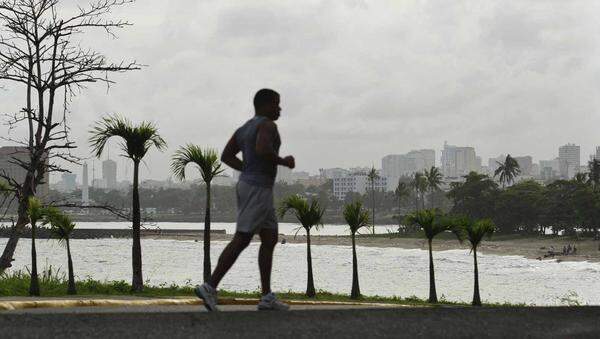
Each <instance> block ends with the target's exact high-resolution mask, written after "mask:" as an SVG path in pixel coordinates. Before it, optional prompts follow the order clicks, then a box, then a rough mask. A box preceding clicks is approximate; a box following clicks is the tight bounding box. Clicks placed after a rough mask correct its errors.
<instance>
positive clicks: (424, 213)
mask: <svg viewBox="0 0 600 339" xmlns="http://www.w3.org/2000/svg"><path fill="white" fill-rule="evenodd" d="M288 211H293V213H294V215H295V217H296V219H298V222H299V223H300V225H301V227H302V228H304V230H305V231H306V262H307V284H306V296H308V297H310V298H312V297H315V296H316V292H315V286H314V278H313V269H312V256H311V248H310V246H311V240H310V234H311V229H313V228H315V229H318V228H319V227H322V225H323V221H322V217H323V212H324V209H323V208H322V207H321V204H320V203H319V202H318V201H317V200H312V201H311V202H310V203H309V202H308V200H307V199H306V198H304V197H301V196H298V195H293V196H289V197H287V198H286V199H284V200H283V201H282V203H281V206H280V208H279V215H280V216H281V217H283V216H284V215H285V214H286V213H288ZM344 219H345V220H346V223H347V224H348V226H349V229H350V235H351V239H352V289H351V292H350V297H351V298H353V299H356V298H359V297H360V287H359V279H358V261H357V256H356V233H357V232H358V231H359V230H360V229H361V228H362V227H369V226H370V224H369V212H368V211H367V210H365V209H364V208H363V207H362V203H361V202H360V201H355V202H353V203H350V204H347V205H345V206H344ZM405 222H406V223H408V224H414V225H416V226H418V227H420V228H421V229H422V230H423V233H424V235H425V237H426V238H427V242H428V248H429V302H430V303H437V302H438V298H437V292H436V287H435V269H434V261H433V246H432V243H433V239H434V237H435V236H436V235H438V234H440V233H443V232H448V231H451V232H452V233H454V235H455V236H456V237H457V239H458V240H459V241H460V242H463V241H465V240H468V241H469V243H470V245H471V251H472V252H473V261H474V292H473V301H472V304H473V305H475V306H480V305H481V297H480V295H479V269H478V265H477V247H478V246H479V244H480V243H481V241H482V240H483V238H484V236H486V235H487V236H491V235H492V234H493V232H494V229H495V226H494V224H493V222H492V221H491V220H489V219H483V220H477V221H475V220H471V219H469V218H467V217H463V216H455V217H452V216H444V215H442V214H441V213H440V212H439V211H438V210H436V209H426V210H418V211H415V212H414V213H413V214H410V215H408V216H407V217H406V220H405Z"/></svg>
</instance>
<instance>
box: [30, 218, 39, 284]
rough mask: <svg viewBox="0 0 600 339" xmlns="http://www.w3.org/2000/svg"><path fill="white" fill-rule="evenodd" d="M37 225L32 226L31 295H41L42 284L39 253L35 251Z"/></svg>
mask: <svg viewBox="0 0 600 339" xmlns="http://www.w3.org/2000/svg"><path fill="white" fill-rule="evenodd" d="M35 229H36V225H35V223H32V224H31V283H30V285H29V295H30V296H39V295H40V282H39V280H38V271H37V253H36V250H35Z"/></svg>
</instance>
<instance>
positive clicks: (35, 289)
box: [27, 197, 45, 296]
mask: <svg viewBox="0 0 600 339" xmlns="http://www.w3.org/2000/svg"><path fill="white" fill-rule="evenodd" d="M44 214H45V213H44V208H43V207H42V203H41V202H40V200H39V199H38V198H36V197H30V198H29V204H28V206H27V215H28V216H29V223H30V224H31V281H30V284H29V295H31V296H39V295H40V282H39V279H38V270H37V252H36V249H35V237H36V229H37V223H38V221H40V220H42V218H43V217H44Z"/></svg>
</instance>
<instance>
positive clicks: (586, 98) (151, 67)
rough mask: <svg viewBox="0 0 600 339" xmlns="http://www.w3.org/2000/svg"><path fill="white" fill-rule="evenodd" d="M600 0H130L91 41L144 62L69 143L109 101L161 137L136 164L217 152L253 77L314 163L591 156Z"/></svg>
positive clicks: (299, 153)
mask: <svg viewBox="0 0 600 339" xmlns="http://www.w3.org/2000/svg"><path fill="white" fill-rule="evenodd" d="M599 11H600V3H599V2H593V1H582V2H570V1H569V2H565V1H561V2H556V1H553V2H540V1H519V2H510V3H506V2H504V1H486V2H481V3H479V2H477V5H475V4H472V5H467V4H462V3H459V2H446V3H444V4H443V5H441V4H437V3H428V2H401V3H400V2H395V1H377V2H363V1H358V0H356V1H339V2H310V3H306V4H303V6H297V5H296V4H295V3H293V2H280V1H273V2H270V3H269V4H268V5H266V2H265V3H261V4H256V3H254V2H241V1H239V2H227V3H224V2H217V1H207V2H194V1H190V0H181V1H177V2H175V3H173V2H164V1H162V2H161V1H158V0H147V1H143V2H136V3H135V4H133V5H131V6H126V8H123V9H119V10H116V11H115V13H114V15H115V17H117V18H121V17H122V18H125V19H128V20H130V21H131V22H132V23H134V26H133V27H131V28H130V29H127V30H124V31H123V32H119V39H117V40H115V39H112V38H110V37H107V36H106V35H105V34H98V35H94V34H92V35H91V36H88V39H89V41H92V40H93V41H94V44H93V45H94V47H95V48H96V47H97V49H98V50H99V51H100V52H103V53H106V55H107V56H108V57H109V58H110V59H112V60H121V59H126V60H130V59H133V60H137V61H138V62H140V63H143V64H145V65H148V66H147V67H143V69H142V70H140V71H137V72H132V73H128V74H127V75H115V76H114V77H113V79H114V80H115V82H116V83H115V84H114V85H112V86H111V88H110V91H108V92H107V89H106V88H105V87H103V86H102V85H92V86H89V88H88V89H86V90H84V91H82V93H81V95H79V96H78V97H76V98H75V100H74V101H73V103H72V105H71V107H70V112H71V113H70V114H69V119H68V121H69V123H70V124H71V131H72V140H74V141H75V142H76V143H77V145H78V146H79V147H80V148H79V149H78V150H75V154H77V155H79V156H81V157H84V158H87V157H89V156H90V154H89V149H88V144H87V139H88V138H89V134H88V131H89V130H90V128H91V126H92V125H93V123H94V122H95V121H97V120H98V119H100V118H101V117H102V116H103V115H105V114H108V113H120V114H123V115H126V116H128V117H129V118H131V119H132V120H133V121H136V122H139V121H141V120H149V121H153V122H155V123H156V124H157V126H158V128H159V131H160V132H161V134H162V135H163V137H164V138H165V139H166V140H167V142H168V143H169V148H168V149H167V151H166V152H164V153H159V152H156V151H151V152H150V153H149V154H148V157H147V159H146V161H147V163H148V164H149V166H148V167H145V166H142V168H141V176H142V178H160V179H164V178H167V177H168V176H169V167H168V164H169V162H170V157H171V155H172V154H173V152H174V151H175V150H176V149H177V147H179V146H181V145H184V144H186V143H188V142H192V143H195V144H199V145H202V146H210V147H215V148H217V149H219V150H221V149H222V148H223V147H224V145H225V143H226V141H227V139H228V138H229V137H230V136H231V134H232V133H233V131H234V130H235V129H236V128H237V127H239V126H240V125H241V124H242V123H243V122H244V121H245V120H246V119H248V118H249V117H250V116H251V115H252V112H253V110H252V103H251V98H252V96H253V95H254V93H255V92H256V90H258V89H259V88H262V87H272V88H274V89H276V90H278V91H279V92H280V93H281V96H282V97H281V98H282V109H283V110H282V118H281V120H280V121H279V122H278V123H279V127H280V131H281V133H282V137H283V141H284V145H283V148H282V153H283V154H284V155H285V154H293V155H295V156H296V158H297V165H298V169H299V170H305V171H310V172H312V173H314V172H316V171H317V170H318V168H321V167H334V166H341V167H351V166H371V165H377V164H379V162H380V159H381V157H383V156H384V155H386V154H395V153H400V154H402V153H407V152H409V151H410V150H413V149H422V148H433V149H435V150H436V151H437V152H439V150H440V147H441V145H443V142H444V141H445V140H448V142H449V143H451V144H453V145H463V146H472V147H475V148H476V149H477V153H478V154H479V155H480V156H481V157H482V158H483V159H487V158H490V157H495V156H497V155H498V154H507V153H510V154H515V155H522V154H528V155H531V156H533V157H534V158H535V159H536V160H537V159H550V158H552V157H553V156H555V155H554V154H555V152H556V146H558V145H564V144H567V143H569V142H572V143H576V144H578V145H581V146H582V154H583V155H585V156H586V157H587V155H588V154H592V153H594V147H595V146H596V145H598V144H600V140H599V139H598V137H597V131H596V126H599V125H600V115H599V114H597V112H598V110H599V108H600V97H598V95H597V89H598V88H599V87H600V76H598V75H599V74H600V59H598V58H596V57H595V56H596V55H598V53H597V52H598V49H599V48H600V35H599V34H597V32H598V31H599V30H600V22H598V20H597V18H596V15H595V13H598V12H599ZM531 13H544V15H543V16H542V17H540V18H538V17H533V18H532V16H531ZM375 18H376V19H375ZM175 37H176V38H175ZM84 45H86V46H87V44H84ZM5 86H6V88H5V89H4V90H3V91H2V92H1V95H2V100H1V101H0V112H2V113H10V112H18V111H19V110H20V109H21V108H22V106H23V103H24V91H23V90H22V88H15V87H12V86H10V85H8V84H7V85H5ZM15 135H16V136H19V135H25V134H23V133H21V131H18V130H15V131H13V132H12V134H11V136H15ZM5 145H8V144H7V143H6V142H1V143H0V146H5ZM115 146H116V142H113V147H112V150H111V154H112V155H116V154H117V149H116V147H115ZM316 150H319V151H316ZM324 150H325V151H324ZM436 161H439V157H437V158H436ZM119 164H120V162H119ZM67 167H68V168H69V169H71V170H73V171H74V172H78V169H76V168H75V167H73V166H67ZM119 175H121V173H119ZM192 175H195V173H192Z"/></svg>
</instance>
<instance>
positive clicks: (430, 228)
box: [30, 115, 493, 304]
mask: <svg viewBox="0 0 600 339" xmlns="http://www.w3.org/2000/svg"><path fill="white" fill-rule="evenodd" d="M113 137H118V138H120V139H121V140H120V144H119V145H120V147H121V149H122V151H123V156H125V157H128V158H130V159H131V160H132V161H133V164H134V173H133V185H132V190H133V192H132V199H133V201H132V239H133V243H132V290H133V291H134V292H139V291H142V290H143V275H142V252H141V241H140V228H141V215H140V196H139V165H140V163H141V162H142V161H143V159H144V157H145V155H146V154H147V152H148V151H149V150H150V149H151V148H152V147H154V148H156V149H157V150H159V151H162V150H164V149H166V146H167V144H166V141H165V140H164V139H163V138H162V137H161V136H160V134H159V133H158V129H157V128H156V126H155V125H154V124H152V123H150V122H142V123H140V124H138V125H135V124H133V123H132V122H131V121H130V120H128V119H127V118H124V117H121V116H117V115H113V116H107V117H105V118H103V119H101V120H100V121H98V122H97V123H96V124H95V126H94V127H93V129H92V130H91V137H90V139H89V140H90V144H91V147H92V149H93V151H94V154H95V155H96V156H97V157H101V156H102V154H103V152H104V149H105V148H106V145H107V143H108V141H109V140H110V139H111V138H113ZM190 164H191V165H194V166H195V167H196V168H197V170H198V171H199V172H200V175H201V177H202V179H203V180H204V182H205V184H206V185H205V189H206V193H207V201H206V206H205V226H204V265H203V266H204V269H203V277H204V280H205V281H206V280H207V279H208V277H209V276H210V272H211V260H210V221H211V220H210V219H211V217H210V208H211V202H210V196H211V182H212V180H213V178H214V177H215V176H217V175H219V174H220V173H221V172H222V171H223V169H222V168H221V164H220V162H219V159H218V155H217V152H216V151H215V150H214V149H210V148H205V149H203V148H201V147H200V146H197V145H192V144H188V145H186V146H182V147H180V148H179V149H178V150H177V151H176V152H175V154H174V155H173V157H172V163H171V169H172V171H173V173H174V175H175V176H176V177H177V178H179V179H181V180H184V179H185V177H186V172H185V169H186V167H187V166H188V165H190ZM371 172H372V173H370V180H371V183H372V185H374V180H375V178H376V172H375V171H371ZM440 184H441V174H440V173H439V170H438V169H437V168H436V167H432V168H431V169H430V170H427V171H425V172H424V173H417V174H416V175H415V180H414V184H413V188H414V189H415V190H417V191H418V192H420V193H421V195H424V193H425V192H426V191H427V190H431V191H434V190H436V189H439V185H440ZM399 189H400V188H399ZM404 189H405V190H406V191H407V190H408V186H405V187H404ZM373 191H374V187H373ZM397 191H398V190H397ZM397 194H402V192H399V191H398V192H397ZM423 200H424V199H423ZM30 206H31V214H30V217H31V225H32V233H33V235H34V236H33V238H35V228H36V223H37V222H38V221H40V220H43V222H44V224H50V225H52V228H51V229H52V230H53V233H54V234H56V236H57V237H58V238H59V239H62V240H63V241H64V243H65V244H66V247H67V253H68V261H69V292H70V293H75V284H74V277H73V272H72V271H73V269H72V260H71V254H70V247H69V234H70V232H71V231H72V229H73V227H74V224H73V223H72V222H71V220H70V219H69V218H68V216H66V215H64V214H62V213H60V212H59V211H58V210H56V209H54V208H52V207H42V206H41V204H40V203H39V201H32V203H30ZM417 206H418V204H417ZM422 207H423V209H422V210H417V211H416V212H415V214H414V215H412V216H410V217H411V218H413V219H407V220H409V221H411V222H413V223H415V224H417V225H419V226H420V227H421V228H423V230H424V231H425V234H426V236H427V238H428V239H429V245H430V276H431V278H430V286H431V288H430V301H431V302H437V296H436V295H435V279H434V271H433V258H432V252H431V241H432V239H433V237H434V236H435V235H436V234H439V233H440V232H443V231H446V230H450V229H452V230H453V231H455V234H457V235H459V239H463V238H469V240H470V241H471V242H472V244H473V241H472V240H473V239H476V238H472V237H471V235H472V232H471V231H469V230H479V229H480V228H481V227H482V226H481V225H483V224H486V225H488V226H489V224H490V223H489V222H487V221H486V222H483V221H481V222H477V223H472V222H466V221H465V220H466V219H456V220H452V223H450V221H449V219H447V218H445V219H440V218H439V215H438V213H437V212H436V211H435V210H433V209H431V210H424V202H423V204H422ZM289 211H293V213H294V214H295V216H296V218H297V219H298V221H299V222H300V224H301V225H302V227H303V228H304V229H305V231H306V234H307V266H308V279H307V289H306V294H307V296H309V297H314V296H315V295H316V291H315V287H314V279H313V274H312V256H311V251H310V231H311V229H312V228H313V227H314V228H318V227H320V226H322V224H323V223H322V216H323V214H324V208H323V207H321V205H320V204H319V202H318V201H316V200H313V201H311V202H310V203H309V202H308V201H307V200H306V199H305V198H302V197H299V196H292V197H289V198H287V199H285V200H284V201H283V203H282V205H281V206H280V208H279V212H280V215H281V216H283V215H285V214H286V213H287V212H289ZM374 212H375V211H373V215H371V216H370V215H369V212H368V211H367V210H365V209H364V208H363V205H362V203H361V202H353V203H350V204H347V205H346V206H345V208H344V212H343V214H344V218H345V220H346V222H347V223H348V225H349V228H350V233H351V238H352V252H353V254H352V256H353V279H352V290H351V296H352V297H353V298H358V297H359V296H360V287H359V280H358V268H357V267H358V264H357V256H356V234H357V233H358V231H359V230H360V229H361V228H363V227H369V226H372V225H373V224H374V221H375V220H374ZM370 217H373V219H372V222H373V223H369V218H370ZM439 220H444V223H440V222H439ZM459 220H462V221H460V222H462V223H460V222H459ZM441 225H445V226H441ZM476 225H479V226H476ZM459 226H460V227H459ZM469 227H471V228H469ZM490 227H491V230H492V231H493V225H492V226H490ZM459 229H460V230H461V231H458V230H459ZM488 231H489V229H488ZM489 233H491V231H489ZM461 237H462V238H461ZM478 243H479V242H478V241H477V242H475V245H472V246H473V251H474V253H475V262H476V245H477V244H478ZM35 257H36V255H35V240H33V241H32V273H34V272H35V274H32V283H31V285H32V287H31V291H30V292H31V294H32V295H39V283H38V282H37V264H36V262H35V260H36V259H35ZM476 271H477V268H476ZM476 275H477V274H476ZM476 283H477V278H476ZM36 286H37V287H36ZM477 290H478V287H477ZM477 295H478V292H477ZM475 301H476V300H475V298H474V302H473V303H474V304H477V303H476V302H475ZM478 304H480V301H479V302H478Z"/></svg>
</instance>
